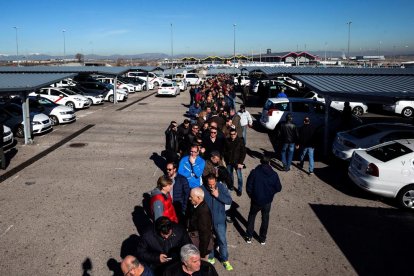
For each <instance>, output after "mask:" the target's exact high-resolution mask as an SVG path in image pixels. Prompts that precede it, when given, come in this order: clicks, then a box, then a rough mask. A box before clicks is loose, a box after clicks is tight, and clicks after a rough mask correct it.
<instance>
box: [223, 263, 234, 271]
mask: <svg viewBox="0 0 414 276" xmlns="http://www.w3.org/2000/svg"><path fill="white" fill-rule="evenodd" d="M223 266H224V268H225V269H226V270H227V271H232V270H233V267H232V266H231V264H230V262H229V261H225V262H223Z"/></svg>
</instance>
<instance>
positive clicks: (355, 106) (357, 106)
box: [304, 91, 368, 116]
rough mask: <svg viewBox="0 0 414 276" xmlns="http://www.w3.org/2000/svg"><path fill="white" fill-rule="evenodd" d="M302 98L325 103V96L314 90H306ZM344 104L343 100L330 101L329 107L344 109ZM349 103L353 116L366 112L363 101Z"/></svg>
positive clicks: (366, 107) (366, 108)
mask: <svg viewBox="0 0 414 276" xmlns="http://www.w3.org/2000/svg"><path fill="white" fill-rule="evenodd" d="M304 98H306V99H313V100H315V101H318V102H322V103H325V98H324V97H323V96H321V95H318V93H316V92H314V91H310V92H308V93H307V94H306V95H305V96H304ZM344 105H345V102H342V101H332V102H331V107H333V108H335V109H337V110H339V111H342V110H344ZM349 105H350V107H351V110H352V114H354V115H355V116H361V115H363V114H364V113H367V112H368V106H367V105H366V104H365V103H361V102H349Z"/></svg>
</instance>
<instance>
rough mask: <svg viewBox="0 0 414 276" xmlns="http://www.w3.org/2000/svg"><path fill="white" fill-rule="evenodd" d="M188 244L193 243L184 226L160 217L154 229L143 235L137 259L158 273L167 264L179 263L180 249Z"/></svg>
mask: <svg viewBox="0 0 414 276" xmlns="http://www.w3.org/2000/svg"><path fill="white" fill-rule="evenodd" d="M188 243H191V240H190V237H189V236H188V234H187V232H186V231H185V229H184V228H183V227H182V226H180V225H178V224H176V223H173V222H171V220H170V219H168V218H167V217H159V218H158V219H157V220H156V221H155V225H154V228H152V229H149V230H148V231H146V232H145V233H144V234H143V235H142V237H141V240H140V242H139V245H138V248H137V257H138V259H139V260H140V261H142V262H145V263H146V264H148V265H149V266H150V267H151V268H152V269H154V270H155V271H156V272H157V271H160V270H162V268H163V267H164V265H165V264H166V263H167V262H170V261H171V260H174V261H179V260H180V248H181V247H182V246H183V245H185V244H188Z"/></svg>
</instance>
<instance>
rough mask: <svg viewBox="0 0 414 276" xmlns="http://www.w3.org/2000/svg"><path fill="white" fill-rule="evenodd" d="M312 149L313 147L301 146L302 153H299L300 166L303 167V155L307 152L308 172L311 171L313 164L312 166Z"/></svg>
mask: <svg viewBox="0 0 414 276" xmlns="http://www.w3.org/2000/svg"><path fill="white" fill-rule="evenodd" d="M313 151H314V148H311V147H307V148H303V150H302V154H301V155H300V166H301V167H302V168H303V162H304V161H305V156H306V154H308V156H309V173H313V166H314V162H313Z"/></svg>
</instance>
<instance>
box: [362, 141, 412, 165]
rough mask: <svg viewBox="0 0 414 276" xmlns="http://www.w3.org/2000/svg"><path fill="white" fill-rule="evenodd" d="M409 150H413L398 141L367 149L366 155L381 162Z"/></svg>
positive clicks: (404, 153)
mask: <svg viewBox="0 0 414 276" xmlns="http://www.w3.org/2000/svg"><path fill="white" fill-rule="evenodd" d="M411 152H413V151H412V150H411V149H409V148H407V147H406V146H404V145H402V144H400V143H392V144H388V145H385V146H382V147H378V148H375V149H372V150H367V154H368V155H370V156H372V157H374V158H376V159H378V160H380V161H382V162H388V161H390V160H393V159H395V158H398V157H400V156H403V155H406V154H408V153H411Z"/></svg>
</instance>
